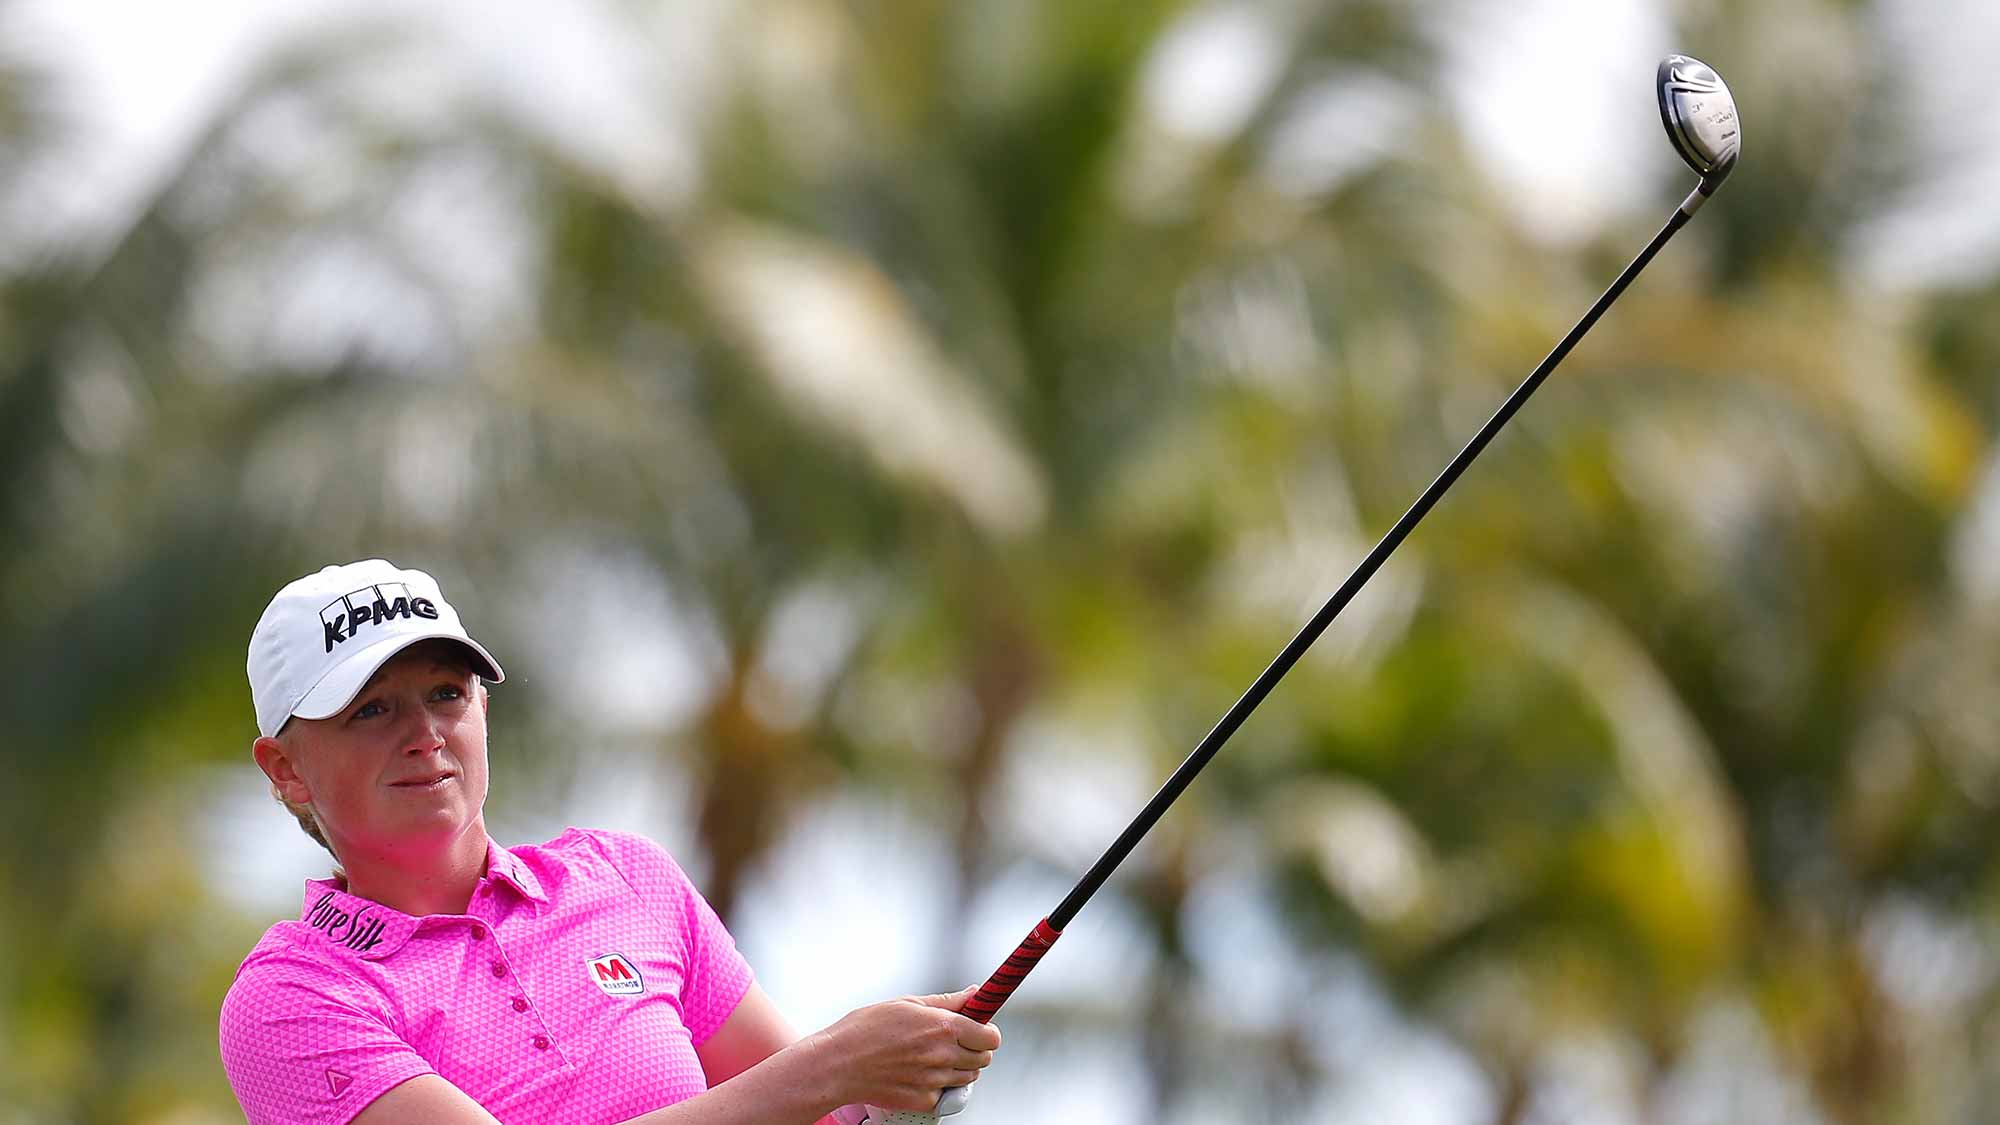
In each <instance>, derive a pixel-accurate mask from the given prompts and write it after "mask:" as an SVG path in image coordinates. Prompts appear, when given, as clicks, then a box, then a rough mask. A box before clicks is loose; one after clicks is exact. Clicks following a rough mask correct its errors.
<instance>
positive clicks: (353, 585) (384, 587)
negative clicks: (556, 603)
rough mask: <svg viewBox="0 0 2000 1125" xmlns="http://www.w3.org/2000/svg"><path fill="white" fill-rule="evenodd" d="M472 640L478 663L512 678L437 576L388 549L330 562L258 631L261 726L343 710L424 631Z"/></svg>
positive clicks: (281, 598)
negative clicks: (404, 563) (387, 555)
mask: <svg viewBox="0 0 2000 1125" xmlns="http://www.w3.org/2000/svg"><path fill="white" fill-rule="evenodd" d="M429 640H448V641H457V642H458V643H459V644H461V645H464V646H465V649H466V651H467V652H468V653H469V654H470V655H471V656H472V669H473V671H475V672H477V673H478V674H479V675H481V676H483V677H485V678H486V679H488V680H490V681H492V682H494V683H499V682H500V681H501V680H504V679H506V676H505V674H504V673H502V672H501V671H500V664H499V662H498V661H496V660H494V659H493V656H492V654H491V653H488V652H487V651H486V649H485V648H484V647H483V646H481V645H480V643H479V642H478V641H475V640H473V639H472V638H471V636H469V635H467V633H466V631H465V626H464V625H462V624H460V623H459V620H458V611H457V610H455V609H453V608H451V604H450V603H448V602H446V601H445V600H444V594H443V593H442V592H441V591H439V589H438V584H437V579H435V578H432V577H431V576H430V575H428V574H425V573H424V572H423V571H421V570H401V569H398V568H397V567H396V565H395V564H393V563H390V562H388V561H386V560H383V559H367V560H364V561H362V562H354V563H348V564H347V565H345V566H329V567H327V568H326V569H324V570H322V571H320V572H319V573H317V574H308V575H306V576H305V577H304V578H301V579H298V580H297V581H295V582H292V583H290V584H288V585H286V587H285V588H284V589H282V590H279V591H278V594H277V596H276V597H274V598H272V599H271V604H270V605H268V606H266V607H264V616H263V617H261V618H259V619H258V621H257V629H256V631H255V632H253V633H251V634H250V662H249V671H250V698H251V700H252V701H253V702H254V703H255V704H256V707H257V729H258V730H259V731H260V732H262V733H263V734H264V735H265V736H266V737H275V736H276V735H277V733H278V729H279V728H280V727H283V726H284V725H285V721H286V720H287V719H290V718H291V717H292V716H294V715H297V716H298V717H299V718H301V719H324V718H326V717H328V716H330V715H335V714H338V713H339V712H340V711H341V710H342V709H343V708H345V707H346V706H347V705H348V704H349V703H350V702H352V701H353V699H354V696H355V694H356V693H358V692H359V691H360V690H361V687H362V685H363V684H366V683H367V682H368V678H369V677H370V676H373V675H374V674H375V670H376V669H378V668H380V667H381V666H382V665H383V664H384V663H386V662H387V661H388V660H389V658H390V657H393V656H395V655H396V654H397V653H399V652H401V651H403V650H404V649H406V648H408V647H410V646H411V645H413V644H416V643H417V642H418V641H429Z"/></svg>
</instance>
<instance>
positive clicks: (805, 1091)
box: [769, 1031, 861, 1117]
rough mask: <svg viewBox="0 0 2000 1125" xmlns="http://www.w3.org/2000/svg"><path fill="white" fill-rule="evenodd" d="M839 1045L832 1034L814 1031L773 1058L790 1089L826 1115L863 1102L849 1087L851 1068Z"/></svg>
mask: <svg viewBox="0 0 2000 1125" xmlns="http://www.w3.org/2000/svg"><path fill="white" fill-rule="evenodd" d="M840 1054H841V1052H840V1047H839V1044H838V1043H837V1042H836V1041H835V1040H834V1037H833V1035H832V1033H831V1032H830V1031H815V1032H813V1033H812V1034H811V1035H808V1036H806V1037H805V1038H803V1039H800V1040H799V1041H798V1042H796V1043H793V1044H792V1045H791V1046H789V1047H786V1048H785V1049H783V1050H781V1051H779V1052H778V1053H777V1054H775V1055H773V1056H771V1058H770V1060H769V1061H770V1062H772V1063H774V1064H776V1065H777V1066H778V1067H779V1068H781V1070H780V1073H781V1075H782V1077H783V1081H784V1084H785V1086H786V1087H787V1088H789V1089H791V1090H794V1091H796V1092H797V1093H798V1094H799V1096H800V1097H802V1098H804V1099H805V1100H807V1101H809V1102H811V1103H812V1105H813V1107H814V1112H816V1113H818V1114H819V1115H820V1116H822V1117H823V1116H825V1115H827V1114H829V1113H832V1112H833V1111H834V1110H836V1109H839V1108H840V1107H841V1106H844V1105H848V1104H850V1103H852V1102H857V1101H859V1100H860V1099H861V1095H860V1092H859V1091H856V1090H853V1089H850V1088H849V1084H848V1082H847V1077H848V1071H849V1069H850V1068H849V1067H847V1066H845V1065H843V1063H842V1060H841V1058H840Z"/></svg>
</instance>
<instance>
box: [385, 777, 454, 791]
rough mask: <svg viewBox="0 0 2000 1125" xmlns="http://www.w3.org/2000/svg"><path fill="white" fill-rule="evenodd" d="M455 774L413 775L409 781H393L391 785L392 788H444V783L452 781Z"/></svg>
mask: <svg viewBox="0 0 2000 1125" xmlns="http://www.w3.org/2000/svg"><path fill="white" fill-rule="evenodd" d="M453 776H454V775H452V774H449V773H438V774H430V775H428V776H425V777H413V778H411V779H409V780H408V781H395V782H391V783H390V785H389V787H390V788H391V789H442V788H443V787H444V784H445V783H446V782H448V781H450V780H451V779H452V777H453Z"/></svg>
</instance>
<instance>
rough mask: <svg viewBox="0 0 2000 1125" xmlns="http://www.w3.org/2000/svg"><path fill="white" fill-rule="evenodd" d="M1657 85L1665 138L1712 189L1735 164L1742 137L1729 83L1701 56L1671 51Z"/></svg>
mask: <svg viewBox="0 0 2000 1125" xmlns="http://www.w3.org/2000/svg"><path fill="white" fill-rule="evenodd" d="M1658 90H1659V95H1660V122H1661V123H1662V124H1664V125H1665V126H1666V127H1667V139H1668V140H1670V141H1672V142H1673V143H1674V151H1676V152H1678V153H1680V154H1681V159H1682V160H1685V161H1687V164H1688V167H1690V168H1693V169H1694V170H1695V172H1696V173H1698V174H1699V175H1700V176H1701V188H1700V192H1701V194H1702V195H1711V194H1713V193H1714V192H1715V189H1716V187H1717V186H1718V185H1720V184H1721V183H1722V180H1723V178H1724V177H1726V176H1728V175H1729V173H1730V171H1731V170H1732V169H1734V168H1735V167H1736V154H1737V152H1738V150H1739V149H1740V148H1741V147H1742V141H1743V132H1742V127H1741V124H1740V122H1738V120H1737V117H1736V99H1735V98H1734V97H1733V96H1731V95H1730V93H1729V85H1728V84H1727V83H1725V82H1724V81H1723V80H1722V76H1721V75H1720V74H1717V73H1716V72H1715V68H1714V67H1712V66H1709V65H1708V64H1707V63H1705V62H1702V61H1701V60H1700V59H1697V58H1692V57H1690V56H1688V55H1668V56H1667V57H1666V58H1664V59H1661V60H1660V71H1659V83H1658Z"/></svg>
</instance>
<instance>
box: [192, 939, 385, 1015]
mask: <svg viewBox="0 0 2000 1125" xmlns="http://www.w3.org/2000/svg"><path fill="white" fill-rule="evenodd" d="M312 936H313V930H312V928H311V927H309V926H307V925H306V924H305V923H303V922H299V921H296V920H287V921H283V922H279V923H277V924H276V925H274V926H272V927H271V928H270V929H268V930H265V931H264V936H263V937H262V938H260V939H258V941H257V944H256V945H255V946H253V947H252V948H251V950H250V954H249V956H247V957H245V958H244V959H243V963H242V964H241V965H238V966H237V967H236V978H235V979H234V980H233V981H231V982H230V985H229V992H228V994H227V995H225V996H224V997H223V1001H222V1010H223V1015H224V1018H225V1020H227V1018H228V1017H229V1016H230V1015H231V1014H232V1013H234V1014H237V1015H245V1014H248V1013H251V1012H257V1011H262V1012H269V1011H273V1010H282V1009H285V1008H289V1007H296V1006H299V1005H301V1004H305V1003H310V1002H315V1001H327V1000H332V1001H343V1002H361V1003H366V1002H368V1001H370V1000H373V999H374V998H375V992H376V990H375V989H374V988H372V987H371V986H370V985H369V983H368V982H367V981H366V980H364V979H362V978H361V977H360V976H358V975H357V974H355V973H354V972H352V971H351V970H350V969H349V968H348V967H347V966H346V965H343V964H341V963H340V962H339V959H337V958H330V957H328V956H327V955H326V953H325V951H324V950H323V949H320V948H317V947H316V945H315V943H313V942H312V940H311V938H312Z"/></svg>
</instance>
